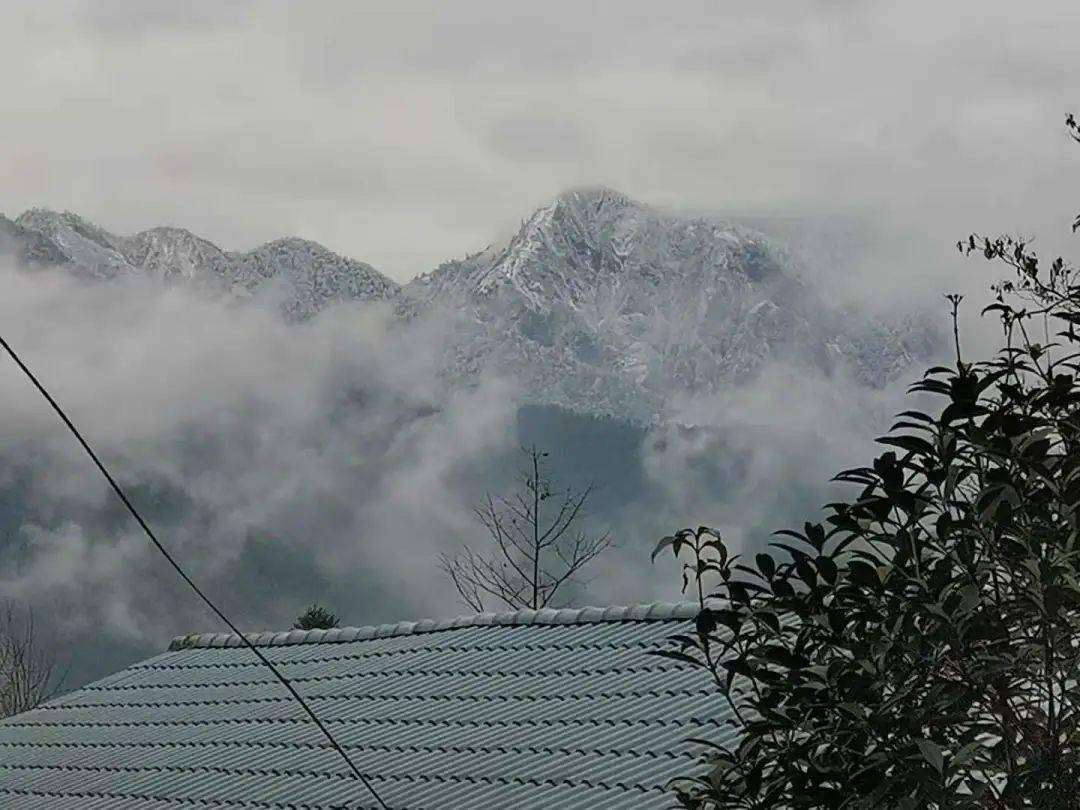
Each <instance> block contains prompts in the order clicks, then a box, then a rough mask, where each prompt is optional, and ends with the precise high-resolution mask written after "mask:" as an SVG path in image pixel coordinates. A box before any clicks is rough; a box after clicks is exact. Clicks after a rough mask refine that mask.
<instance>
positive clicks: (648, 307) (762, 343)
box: [400, 189, 936, 421]
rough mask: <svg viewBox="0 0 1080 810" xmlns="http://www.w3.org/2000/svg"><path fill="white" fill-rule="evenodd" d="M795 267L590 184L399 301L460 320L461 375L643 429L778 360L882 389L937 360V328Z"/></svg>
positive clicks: (754, 245)
mask: <svg viewBox="0 0 1080 810" xmlns="http://www.w3.org/2000/svg"><path fill="white" fill-rule="evenodd" d="M793 266H794V260H793V259H792V258H791V257H790V256H787V255H785V253H784V252H783V251H782V249H780V248H779V247H778V246H777V245H775V244H773V243H771V242H770V241H769V240H768V239H767V238H766V237H764V236H763V235H762V234H760V233H758V232H755V231H752V230H749V229H746V228H743V227H739V226H737V225H734V224H731V223H725V222H721V221H716V220H708V219H689V218H681V217H675V216H670V215H666V214H663V213H660V212H658V211H655V210H653V209H651V208H649V207H647V206H644V205H642V204H640V203H637V202H635V201H633V200H631V199H629V198H628V197H626V196H624V195H622V194H619V193H617V192H614V191H610V190H608V189H585V190H577V191H571V192H568V193H565V194H563V195H561V196H559V197H558V198H556V199H555V200H554V201H552V202H551V203H550V204H549V205H547V206H545V207H543V208H541V209H540V210H538V211H537V212H536V213H535V214H533V215H532V217H530V218H529V220H528V221H527V222H526V223H525V224H524V225H523V226H522V227H521V229H520V231H519V232H518V233H517V234H516V235H515V236H514V237H513V238H512V239H510V241H509V242H508V243H507V244H505V245H500V246H495V247H491V248H488V249H487V250H485V251H483V252H481V253H478V254H476V255H474V256H470V257H468V258H466V259H464V260H462V261H451V262H447V263H445V264H443V265H441V266H440V267H439V268H437V269H436V270H435V271H433V272H431V273H429V274H426V275H424V276H421V277H419V278H417V279H416V280H414V281H413V282H411V283H410V284H408V285H406V286H405V287H404V288H403V290H402V298H401V305H400V306H401V309H402V310H403V312H404V313H405V315H406V317H419V316H422V315H423V314H424V313H426V312H430V311H432V310H440V309H441V310H442V311H443V312H444V313H446V314H448V315H450V316H451V319H452V321H453V323H454V333H455V339H453V340H451V341H448V342H447V343H446V358H445V363H444V366H445V368H446V374H447V376H448V378H450V379H452V380H458V381H460V380H462V379H469V378H472V377H475V376H476V375H478V374H480V373H482V372H483V371H484V370H493V371H495V372H498V373H501V374H504V375H507V376H510V377H511V378H512V379H514V380H515V381H517V382H518V383H520V384H521V385H522V386H523V387H524V389H525V391H526V398H527V399H528V400H529V401H532V402H536V403H542V404H552V405H559V406H562V407H567V408H570V409H572V410H575V411H584V412H588V413H595V414H604V415H612V416H618V417H622V418H627V419H630V420H632V421H649V420H651V419H654V418H656V417H657V416H660V415H663V414H664V412H665V409H666V407H667V405H668V404H669V403H670V402H671V401H672V399H673V396H674V395H677V394H701V393H706V394H707V393H711V392H715V391H717V390H718V389H719V388H721V387H722V386H724V385H730V384H732V383H737V382H738V381H740V380H743V379H746V378H748V377H750V376H751V375H753V374H754V373H755V372H756V371H757V370H759V369H760V368H762V366H763V365H764V364H765V363H766V362H768V361H770V360H776V359H789V360H791V361H793V362H796V363H801V364H813V365H815V366H817V367H819V368H821V369H823V370H824V371H826V372H830V373H831V372H839V371H845V372H847V373H850V374H852V375H854V376H855V378H856V379H858V380H860V381H861V382H863V383H865V384H867V385H872V386H881V385H884V384H885V383H887V382H889V381H890V380H892V379H894V378H895V377H896V376H897V375H898V374H900V373H902V372H903V371H904V370H905V369H906V368H907V367H908V366H909V365H910V364H911V362H912V361H913V360H914V359H916V358H924V357H926V356H928V355H929V354H930V353H931V352H932V351H933V349H934V346H935V343H936V336H935V333H934V330H933V329H932V328H931V327H930V326H929V323H928V321H927V320H926V319H925V318H921V317H919V316H918V315H917V314H908V315H907V316H900V317H897V318H895V319H892V320H890V321H885V320H882V319H880V318H867V317H866V316H863V315H860V314H859V313H857V312H855V311H852V310H850V309H846V308H843V307H838V306H831V305H830V304H829V302H827V301H824V300H822V299H821V298H820V297H819V296H818V295H817V294H816V293H815V291H814V290H813V289H811V288H809V287H808V286H807V285H805V284H804V283H802V282H801V281H800V280H799V278H798V277H797V275H796V274H795V273H794V272H793V269H792V268H793Z"/></svg>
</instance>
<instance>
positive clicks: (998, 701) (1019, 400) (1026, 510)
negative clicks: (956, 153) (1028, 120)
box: [654, 117, 1080, 810]
mask: <svg viewBox="0 0 1080 810" xmlns="http://www.w3.org/2000/svg"><path fill="white" fill-rule="evenodd" d="M1068 125H1069V129H1070V134H1071V135H1072V136H1073V137H1074V139H1076V140H1078V141H1080V130H1078V129H1077V126H1076V124H1075V122H1074V121H1073V119H1072V118H1071V117H1070V118H1069V119H1068ZM1077 227H1080V218H1078V220H1077V223H1076V225H1074V230H1075V229H1076V228H1077ZM959 247H960V249H961V250H962V251H963V252H964V253H966V254H971V253H980V254H982V255H983V256H984V257H985V258H987V259H990V260H995V261H1004V262H1006V263H1007V264H1008V265H1009V266H1010V267H1011V272H1012V276H1013V277H1012V278H1010V279H1008V280H1005V281H1002V282H999V283H997V284H996V285H994V287H993V288H992V289H993V290H994V293H995V298H994V300H993V302H992V303H991V304H990V305H989V306H988V307H986V310H985V311H984V312H986V313H990V314H993V315H995V316H996V317H999V318H1000V319H1001V324H1002V327H1003V342H1002V346H1001V348H1000V351H999V352H998V353H997V354H996V355H994V356H993V357H991V358H990V359H989V360H985V361H982V362H973V363H972V362H966V361H965V360H964V358H963V356H962V352H961V349H960V341H959V334H958V332H959V329H958V328H957V327H956V323H957V320H956V312H957V308H958V307H959V305H960V299H959V297H956V296H953V297H950V301H951V303H952V308H953V324H954V334H955V336H956V357H955V363H954V365H952V366H950V367H937V368H932V369H930V370H928V371H927V372H926V374H925V375H924V377H923V378H922V379H921V380H919V381H918V382H916V383H915V384H914V385H913V386H912V388H913V391H914V392H916V393H918V394H920V395H923V396H928V397H930V398H932V399H933V398H936V399H937V400H938V401H940V403H941V404H940V406H939V407H937V408H932V409H931V408H926V409H912V410H908V411H905V412H903V413H902V414H900V415H899V417H898V421H897V422H896V424H895V425H894V426H893V428H892V429H891V430H890V432H889V433H888V434H887V435H886V436H884V437H882V438H881V439H879V440H878V441H879V442H880V443H881V444H882V445H883V446H884V447H885V448H887V449H885V450H884V451H883V452H881V453H880V455H878V456H877V457H876V458H875V459H874V460H873V462H872V463H871V464H870V465H869V466H866V467H859V468H855V469H850V470H847V471H844V472H842V473H840V475H838V476H837V480H839V481H842V482H847V483H849V484H852V485H854V486H855V487H856V488H857V490H856V492H855V494H854V496H853V497H851V498H849V499H847V500H843V501H840V502H837V503H833V504H829V505H827V507H826V510H827V518H826V520H825V522H824V524H821V523H807V524H806V525H805V526H804V527H803V528H802V529H801V530H784V531H781V532H778V533H777V534H778V536H779V537H778V539H777V541H776V542H773V543H771V544H770V545H771V546H772V548H773V550H772V551H770V552H769V553H765V552H763V553H760V554H757V555H756V556H755V558H754V560H753V561H750V560H744V559H743V558H741V557H740V556H739V555H731V554H730V553H729V551H728V549H727V547H726V546H725V544H724V542H723V540H722V538H721V537H720V536H719V534H718V533H717V532H715V531H713V530H711V529H709V528H708V527H699V528H697V529H683V530H681V531H679V532H676V533H675V534H673V535H671V536H669V537H665V538H664V539H663V540H661V541H660V543H659V544H658V546H657V549H656V552H655V553H654V557H655V554H656V553H659V552H661V551H663V550H665V549H670V550H671V551H673V552H674V554H675V555H676V557H680V555H689V556H690V557H691V562H689V563H687V564H686V565H687V566H688V569H687V577H686V579H685V580H684V581H685V582H694V583H696V586H697V589H698V597H699V600H700V604H701V611H700V613H699V614H698V617H697V621H696V627H695V630H694V631H692V632H690V633H688V634H683V635H681V636H679V637H676V638H673V639H672V645H673V646H671V647H669V648H667V649H664V650H660V651H657V654H659V655H662V656H665V657H668V658H673V659H675V660H678V661H680V662H682V663H684V664H690V665H692V666H697V667H701V668H703V669H705V670H707V671H708V672H709V673H710V674H711V676H712V678H713V681H714V683H715V686H716V690H717V693H718V698H719V700H720V706H722V707H723V713H724V714H725V715H726V717H727V722H729V723H730V724H731V725H733V726H734V727H735V728H736V729H737V731H738V734H737V735H736V736H735V738H734V740H733V741H731V740H732V737H731V735H730V734H725V735H723V737H724V740H727V741H724V740H717V741H715V742H712V743H710V744H709V749H708V750H709V754H708V757H707V758H708V770H707V771H706V772H704V773H701V774H696V775H690V776H688V777H687V778H685V779H679V780H676V783H675V785H674V787H675V790H676V796H677V797H678V800H679V802H680V803H681V805H682V806H683V807H687V808H698V809H699V810H706V809H707V810H721V809H723V810H727V809H729V808H747V809H749V808H759V809H760V810H765V809H766V808H770V809H771V808H800V809H803V808H805V809H807V810H809V809H810V808H852V809H854V808H866V809H867V810H868V809H869V808H875V809H877V808H888V809H889V810H892V809H893V808H895V809H896V810H901V809H903V810H916V809H917V808H932V809H935V810H936V809H944V808H949V810H967V808H982V809H983V810H986V809H988V808H994V809H995V810H1006V809H1007V810H1012V809H1013V808H1045V809H1047V810H1048V809H1049V808H1055V810H1078V808H1080V688H1078V687H1080V632H1078V631H1080V381H1078V379H1077V373H1078V372H1080V364H1078V361H1080V335H1078V334H1077V332H1076V330H1075V327H1076V325H1077V324H1080V272H1078V271H1077V270H1076V269H1075V268H1072V267H1070V266H1067V265H1066V263H1065V262H1064V261H1063V260H1062V259H1060V258H1059V259H1056V260H1055V261H1053V262H1052V263H1051V264H1050V266H1049V267H1045V266H1043V265H1042V264H1041V262H1040V260H1039V258H1038V257H1037V256H1036V255H1035V254H1034V253H1033V252H1032V251H1031V250H1030V248H1029V245H1028V244H1027V243H1025V242H1024V241H1023V240H1019V239H1013V238H999V239H987V238H980V237H977V236H973V237H971V238H969V239H968V240H966V241H965V242H962V243H961V244H960V245H959ZM699 729H700V726H698V725H696V726H695V732H696V733H698V734H700V731H699ZM717 736H718V737H719V736H720V735H719V734H718V735H717Z"/></svg>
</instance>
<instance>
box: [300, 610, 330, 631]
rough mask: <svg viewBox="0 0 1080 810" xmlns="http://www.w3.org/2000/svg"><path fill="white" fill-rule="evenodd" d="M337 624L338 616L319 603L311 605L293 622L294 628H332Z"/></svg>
mask: <svg viewBox="0 0 1080 810" xmlns="http://www.w3.org/2000/svg"><path fill="white" fill-rule="evenodd" d="M337 626H338V617H337V616H335V615H334V614H333V613H331V612H330V611H329V610H327V609H326V608H324V607H323V606H322V605H319V604H314V605H312V606H311V607H309V608H308V609H307V610H305V611H304V612H303V613H301V614H300V615H299V616H298V617H297V618H296V621H295V622H294V623H293V629H294V630H330V629H331V628H334V627H337Z"/></svg>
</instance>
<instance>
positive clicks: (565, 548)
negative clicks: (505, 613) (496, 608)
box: [439, 446, 612, 611]
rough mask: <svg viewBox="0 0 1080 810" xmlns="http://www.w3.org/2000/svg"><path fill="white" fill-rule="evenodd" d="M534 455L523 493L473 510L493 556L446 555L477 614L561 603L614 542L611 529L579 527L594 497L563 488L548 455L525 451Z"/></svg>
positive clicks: (445, 563) (448, 569)
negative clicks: (559, 597) (558, 598)
mask: <svg viewBox="0 0 1080 810" xmlns="http://www.w3.org/2000/svg"><path fill="white" fill-rule="evenodd" d="M522 449H523V452H524V453H525V455H526V457H527V461H526V464H525V468H524V469H523V470H522V472H521V475H520V477H519V483H520V489H519V491H518V492H515V493H514V494H513V495H510V496H508V497H499V498H493V497H492V496H491V495H490V494H489V495H488V496H487V498H486V500H485V501H484V503H483V504H481V505H480V506H477V507H476V508H475V509H474V510H473V511H474V513H475V515H476V518H477V520H478V521H479V522H480V524H481V525H482V526H483V527H484V529H485V530H486V531H487V534H488V537H489V539H490V542H491V552H490V553H489V554H487V555H483V554H480V553H478V552H475V551H473V550H472V549H471V548H470V547H469V546H468V545H465V546H463V547H462V549H461V550H460V551H459V552H458V553H457V554H456V555H454V556H449V555H446V554H443V555H441V556H440V558H439V561H440V567H441V568H442V570H443V571H444V572H445V573H446V575H447V576H448V577H450V580H451V581H452V582H453V583H454V587H455V588H456V589H457V592H458V594H460V595H461V598H462V599H463V600H464V601H465V603H466V604H468V605H469V607H471V608H472V609H473V610H476V611H483V610H484V605H485V603H487V602H490V601H494V602H497V603H500V604H502V605H503V606H505V607H508V608H510V609H513V610H517V609H520V608H532V609H533V610H539V609H540V608H542V607H547V606H548V605H550V604H553V600H554V599H555V595H556V593H558V591H559V589H560V588H561V587H562V586H563V585H565V584H566V583H567V582H570V581H574V580H575V578H576V576H577V575H578V574H579V573H580V572H581V570H582V569H583V568H584V567H585V566H586V565H588V564H589V563H590V562H592V561H593V560H595V559H596V558H597V557H598V556H600V554H602V553H603V552H604V551H605V550H606V549H607V548H609V547H610V546H611V545H612V541H611V536H610V535H609V534H608V533H607V532H602V533H599V534H589V533H586V532H583V531H580V530H579V529H578V524H579V523H580V521H581V519H582V518H583V517H584V515H585V507H586V505H587V503H588V501H589V497H590V496H591V495H592V493H593V487H592V486H591V485H589V486H586V487H584V488H583V489H577V490H575V489H572V488H566V489H560V488H558V486H557V484H556V482H555V480H554V479H553V478H552V477H551V476H550V475H549V474H548V472H547V470H546V468H545V459H546V458H547V457H548V454H547V453H546V452H543V451H541V450H538V449H537V448H536V447H535V446H534V447H529V448H522Z"/></svg>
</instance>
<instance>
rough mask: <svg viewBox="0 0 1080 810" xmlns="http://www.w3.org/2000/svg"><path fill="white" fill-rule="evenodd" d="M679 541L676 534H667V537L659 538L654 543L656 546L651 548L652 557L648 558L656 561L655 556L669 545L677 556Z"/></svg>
mask: <svg viewBox="0 0 1080 810" xmlns="http://www.w3.org/2000/svg"><path fill="white" fill-rule="evenodd" d="M679 542H680V538H679V537H678V536H677V535H674V534H669V535H668V536H667V537H665V538H663V539H661V540H660V542H659V543H657V544H656V548H654V549H653V552H652V557H651V558H650V559H651V560H652V561H653V562H656V558H657V556H658V555H659V554H660V552H661V551H663V550H664V549H665V548H668V547H669V546H670V547H673V550H674V552H675V556H676V557H678V556H679Z"/></svg>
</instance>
